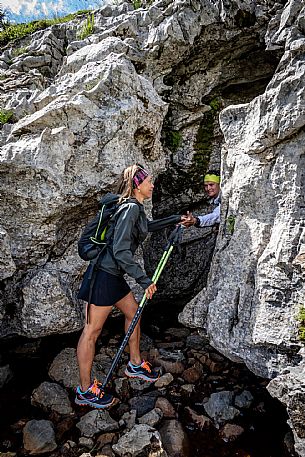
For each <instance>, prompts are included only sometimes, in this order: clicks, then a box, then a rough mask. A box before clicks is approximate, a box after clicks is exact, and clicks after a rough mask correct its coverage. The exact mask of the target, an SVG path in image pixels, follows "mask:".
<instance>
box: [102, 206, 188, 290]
mask: <svg viewBox="0 0 305 457" xmlns="http://www.w3.org/2000/svg"><path fill="white" fill-rule="evenodd" d="M180 220H181V216H179V215H173V216H169V217H166V218H164V219H156V220H154V221H149V220H148V219H147V217H146V214H145V211H144V207H143V205H142V204H141V203H139V202H138V201H137V199H136V198H129V199H128V200H126V201H125V202H124V203H122V204H121V205H120V207H119V209H118V210H117V212H116V213H115V215H114V216H113V218H112V220H111V222H110V224H109V228H108V230H107V235H106V241H107V247H106V249H105V252H104V253H103V255H102V259H101V262H100V265H99V268H101V269H102V270H104V271H107V272H108V273H110V274H113V275H115V276H121V275H124V274H125V273H127V274H128V275H129V276H131V277H132V278H134V279H135V280H136V281H137V283H138V284H140V286H142V287H143V289H146V288H147V287H148V286H149V285H150V284H152V281H151V279H150V278H149V277H148V276H147V275H146V274H145V272H144V271H143V270H142V268H141V266H140V265H139V264H138V263H137V262H136V261H135V260H134V254H135V251H136V249H137V247H138V246H139V244H140V243H142V242H143V241H144V240H145V238H146V237H147V234H148V232H155V231H157V230H162V229H163V228H166V227H168V226H170V225H173V224H177V223H178V222H180Z"/></svg>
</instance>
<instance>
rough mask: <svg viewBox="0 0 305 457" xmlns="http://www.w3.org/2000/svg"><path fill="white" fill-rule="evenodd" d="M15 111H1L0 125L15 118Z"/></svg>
mask: <svg viewBox="0 0 305 457" xmlns="http://www.w3.org/2000/svg"><path fill="white" fill-rule="evenodd" d="M13 114H14V113H13V111H10V110H6V109H0V125H4V124H6V123H7V122H8V121H9V120H10V119H11V117H12V116H13Z"/></svg>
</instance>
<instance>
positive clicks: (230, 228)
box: [226, 214, 235, 235]
mask: <svg viewBox="0 0 305 457" xmlns="http://www.w3.org/2000/svg"><path fill="white" fill-rule="evenodd" d="M226 226H227V231H228V233H229V234H230V235H233V233H234V229H235V216H233V214H231V215H230V216H229V217H228V218H227V221H226Z"/></svg>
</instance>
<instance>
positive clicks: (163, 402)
mask: <svg viewBox="0 0 305 457" xmlns="http://www.w3.org/2000/svg"><path fill="white" fill-rule="evenodd" d="M155 407H156V408H159V409H161V411H162V413H163V416H164V417H167V418H173V417H175V416H176V413H175V409H174V407H173V405H172V404H171V403H170V402H169V401H168V400H167V398H164V397H159V398H157V401H156V403H155Z"/></svg>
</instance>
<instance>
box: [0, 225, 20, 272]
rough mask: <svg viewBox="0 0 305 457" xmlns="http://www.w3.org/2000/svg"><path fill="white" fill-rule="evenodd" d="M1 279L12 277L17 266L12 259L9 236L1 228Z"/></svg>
mask: <svg viewBox="0 0 305 457" xmlns="http://www.w3.org/2000/svg"><path fill="white" fill-rule="evenodd" d="M0 246H1V249H0V279H1V280H2V279H5V278H8V277H9V276H12V275H13V273H14V272H15V271H16V265H15V262H14V260H13V258H12V252H11V247H10V239H9V235H8V233H7V232H6V230H4V228H3V227H0Z"/></svg>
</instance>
